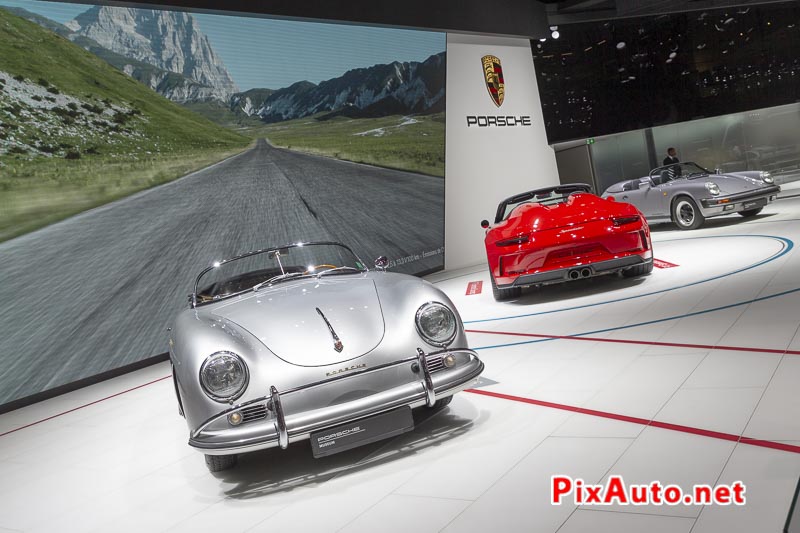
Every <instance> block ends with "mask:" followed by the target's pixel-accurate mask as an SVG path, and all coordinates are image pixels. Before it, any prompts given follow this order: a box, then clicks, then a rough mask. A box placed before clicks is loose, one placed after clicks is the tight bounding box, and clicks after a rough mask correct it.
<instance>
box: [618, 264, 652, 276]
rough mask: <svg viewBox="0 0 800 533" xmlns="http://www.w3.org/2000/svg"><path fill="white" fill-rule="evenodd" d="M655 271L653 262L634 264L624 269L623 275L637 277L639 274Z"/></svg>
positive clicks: (643, 274) (644, 274)
mask: <svg viewBox="0 0 800 533" xmlns="http://www.w3.org/2000/svg"><path fill="white" fill-rule="evenodd" d="M652 271H653V263H642V264H641V265H636V266H632V267H630V268H626V269H625V270H623V271H622V275H623V276H625V277H626V278H636V277H639V276H646V275H648V274H650V273H651V272H652Z"/></svg>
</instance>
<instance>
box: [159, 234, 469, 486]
mask: <svg viewBox="0 0 800 533" xmlns="http://www.w3.org/2000/svg"><path fill="white" fill-rule="evenodd" d="M375 263H376V267H377V268H376V269H375V270H369V269H367V268H366V266H365V265H364V263H362V262H361V260H360V259H359V258H358V257H357V256H356V255H355V254H354V253H353V251H352V250H351V249H350V248H348V247H347V246H344V245H342V244H339V243H334V242H318V243H298V244H292V245H287V246H281V247H277V248H270V249H265V250H258V251H254V252H250V253H246V254H242V255H240V256H238V257H234V258H232V259H227V260H224V261H219V262H216V263H214V264H213V265H212V266H210V267H208V268H206V269H205V270H203V271H202V272H201V273H200V275H199V276H198V277H197V280H196V282H195V286H194V290H193V292H192V294H191V295H190V296H189V299H190V302H189V309H186V310H184V311H182V312H181V313H180V314H179V315H178V316H177V318H176V320H175V324H174V327H173V328H172V333H171V337H170V341H169V347H170V350H169V355H170V360H171V362H172V365H173V376H174V382H175V393H176V395H177V398H178V404H179V409H180V413H181V414H182V415H183V416H184V417H185V418H186V422H187V424H188V426H189V445H190V446H192V447H193V448H195V449H197V450H199V451H201V452H203V453H204V454H205V456H206V464H207V466H208V468H209V470H211V471H212V472H216V471H220V470H224V469H226V468H230V467H232V466H234V465H235V464H236V458H237V454H239V453H242V452H249V451H253V450H259V449H263V448H271V447H280V448H286V447H287V446H288V445H289V443H291V442H294V441H299V440H303V439H310V440H311V448H312V452H313V455H314V456H315V457H320V456H324V455H330V454H333V453H337V452H340V451H344V450H348V449H350V448H353V447H356V446H360V445H363V444H367V443H370V442H374V441H377V440H380V439H383V438H388V437H391V436H394V435H398V434H400V433H403V432H405V431H409V430H410V429H412V428H413V425H414V423H413V419H412V415H411V409H412V408H416V407H424V406H427V407H429V408H437V407H440V406H443V405H446V404H447V403H449V401H450V400H451V399H452V395H453V394H455V393H456V392H459V391H461V390H463V389H466V388H468V387H469V386H470V385H472V384H474V383H475V381H476V379H477V378H478V376H479V375H480V373H481V372H482V371H483V363H482V362H481V361H480V359H479V358H478V357H477V355H476V353H475V352H474V351H472V350H470V349H469V348H468V346H467V339H466V336H465V335H464V326H463V323H462V321H461V318H460V317H459V315H458V312H457V311H456V309H455V307H454V306H453V303H452V302H451V301H450V299H449V298H448V297H447V296H446V295H445V294H444V293H443V292H441V291H440V290H439V289H437V288H436V287H434V286H433V285H431V284H430V283H427V282H425V281H423V280H421V279H418V278H415V277H413V276H408V275H404V274H395V273H389V272H385V267H386V258H385V257H380V258H378V260H376V262H375Z"/></svg>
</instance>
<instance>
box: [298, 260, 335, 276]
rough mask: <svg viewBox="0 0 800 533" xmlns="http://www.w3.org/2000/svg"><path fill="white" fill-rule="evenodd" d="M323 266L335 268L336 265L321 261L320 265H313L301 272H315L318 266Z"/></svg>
mask: <svg viewBox="0 0 800 533" xmlns="http://www.w3.org/2000/svg"><path fill="white" fill-rule="evenodd" d="M323 267H328V268H336V265H331V264H328V263H323V264H321V265H314V266H312V267H310V268H309V269H308V270H306V271H305V272H303V274H310V273H312V272H316V271H317V269H318V268H323Z"/></svg>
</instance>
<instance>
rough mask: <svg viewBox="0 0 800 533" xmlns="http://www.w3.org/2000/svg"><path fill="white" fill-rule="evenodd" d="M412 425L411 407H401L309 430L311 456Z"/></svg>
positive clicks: (393, 433) (360, 443)
mask: <svg viewBox="0 0 800 533" xmlns="http://www.w3.org/2000/svg"><path fill="white" fill-rule="evenodd" d="M412 429H414V418H413V417H412V416H411V408H410V407H408V406H406V407H401V408H399V409H394V410H392V411H388V412H386V413H381V414H379V415H375V416H370V417H367V418H362V419H361V420H356V421H354V422H348V423H346V424H340V425H338V426H336V427H332V428H329V429H323V430H321V431H316V432H314V433H312V434H311V451H312V452H313V454H314V457H325V456H327V455H333V454H335V453H339V452H343V451H346V450H351V449H353V448H357V447H358V446H364V445H365V444H370V443H372V442H376V441H379V440H383V439H388V438H391V437H394V436H397V435H400V434H402V433H405V432H407V431H411V430H412Z"/></svg>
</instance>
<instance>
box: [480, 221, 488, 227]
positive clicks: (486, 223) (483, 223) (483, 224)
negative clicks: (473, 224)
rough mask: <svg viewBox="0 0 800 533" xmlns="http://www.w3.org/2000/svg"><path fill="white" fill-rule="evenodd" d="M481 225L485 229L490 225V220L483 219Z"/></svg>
mask: <svg viewBox="0 0 800 533" xmlns="http://www.w3.org/2000/svg"><path fill="white" fill-rule="evenodd" d="M481 227H482V228H483V229H486V228H488V227H489V221H488V220H481Z"/></svg>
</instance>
